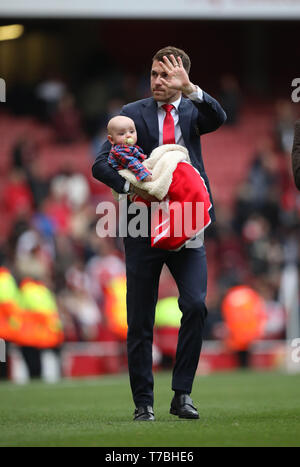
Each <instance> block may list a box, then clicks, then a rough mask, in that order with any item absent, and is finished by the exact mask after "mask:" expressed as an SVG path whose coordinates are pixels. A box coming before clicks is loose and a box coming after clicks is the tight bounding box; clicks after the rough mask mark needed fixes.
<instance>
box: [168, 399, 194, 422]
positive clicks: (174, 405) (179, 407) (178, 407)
mask: <svg viewBox="0 0 300 467" xmlns="http://www.w3.org/2000/svg"><path fill="white" fill-rule="evenodd" d="M170 414H172V415H177V416H178V417H179V418H188V419H196V418H199V414H198V412H197V409H196V407H194V404H193V401H192V399H191V398H190V396H189V395H188V394H181V395H180V396H174V397H173V399H172V402H171V408H170Z"/></svg>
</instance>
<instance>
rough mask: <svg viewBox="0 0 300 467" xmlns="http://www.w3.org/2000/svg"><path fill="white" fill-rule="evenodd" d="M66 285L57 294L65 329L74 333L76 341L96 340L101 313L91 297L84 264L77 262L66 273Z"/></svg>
mask: <svg viewBox="0 0 300 467" xmlns="http://www.w3.org/2000/svg"><path fill="white" fill-rule="evenodd" d="M66 284H67V287H66V288H65V289H64V290H62V291H61V292H60V293H59V305H60V306H61V310H62V316H63V319H64V321H65V322H66V329H67V330H69V331H72V332H73V333H74V331H75V333H76V340H79V341H90V340H96V339H97V338H98V337H99V336H98V333H99V324H100V322H101V313H100V310H99V307H98V305H97V303H96V301H95V300H94V299H93V297H92V295H91V283H90V279H89V276H88V275H87V274H86V272H85V271H84V264H82V263H80V262H78V263H77V264H74V266H72V267H71V268H70V269H69V270H68V271H67V273H66ZM70 335H71V333H70Z"/></svg>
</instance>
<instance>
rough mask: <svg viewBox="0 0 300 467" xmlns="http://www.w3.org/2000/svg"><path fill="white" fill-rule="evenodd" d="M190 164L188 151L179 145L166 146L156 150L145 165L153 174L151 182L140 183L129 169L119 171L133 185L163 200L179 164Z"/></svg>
mask: <svg viewBox="0 0 300 467" xmlns="http://www.w3.org/2000/svg"><path fill="white" fill-rule="evenodd" d="M183 161H186V162H189V163H190V157H189V153H188V150H187V149H186V148H185V147H183V146H180V145H179V144H164V145H162V146H158V147H157V148H155V149H154V150H153V151H152V153H151V154H150V156H149V157H148V159H146V160H145V161H144V162H143V165H144V166H145V167H146V168H147V169H148V170H150V172H151V173H152V181H151V182H143V181H142V182H139V181H138V180H137V179H136V177H135V175H134V174H133V173H132V172H131V171H130V170H128V169H123V170H120V171H119V174H120V175H122V177H124V178H126V180H128V181H129V182H130V183H132V185H134V186H136V187H138V188H141V189H142V190H145V191H147V192H148V193H149V194H150V195H152V196H155V197H156V198H157V199H159V200H163V199H164V198H165V196H166V195H167V193H168V191H169V188H170V185H171V183H172V175H173V172H174V170H175V169H176V167H177V164H178V163H179V162H183Z"/></svg>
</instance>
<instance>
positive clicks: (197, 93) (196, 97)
mask: <svg viewBox="0 0 300 467" xmlns="http://www.w3.org/2000/svg"><path fill="white" fill-rule="evenodd" d="M193 86H194V91H193V92H191V93H190V94H186V97H187V98H188V99H191V100H192V101H197V102H203V100H204V97H203V91H202V89H201V88H199V86H197V85H193Z"/></svg>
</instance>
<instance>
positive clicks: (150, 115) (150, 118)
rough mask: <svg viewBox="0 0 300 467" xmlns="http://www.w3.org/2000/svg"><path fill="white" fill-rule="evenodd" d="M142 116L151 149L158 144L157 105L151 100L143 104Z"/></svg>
mask: <svg viewBox="0 0 300 467" xmlns="http://www.w3.org/2000/svg"><path fill="white" fill-rule="evenodd" d="M142 115H143V118H144V120H145V123H146V125H147V127H148V131H149V133H148V135H149V138H150V139H151V144H152V145H153V147H156V146H158V144H159V133H158V117H157V104H156V102H155V100H154V99H153V98H150V99H149V101H148V102H146V103H144V104H143V108H142Z"/></svg>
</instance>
